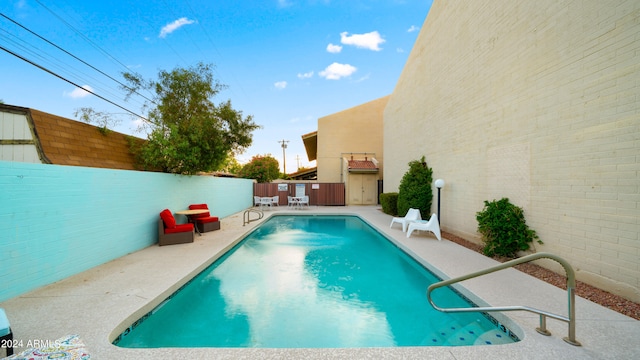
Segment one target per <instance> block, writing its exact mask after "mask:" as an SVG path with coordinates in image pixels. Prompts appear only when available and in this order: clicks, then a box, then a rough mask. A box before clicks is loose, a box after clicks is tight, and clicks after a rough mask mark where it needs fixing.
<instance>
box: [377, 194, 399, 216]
mask: <svg viewBox="0 0 640 360" xmlns="http://www.w3.org/2000/svg"><path fill="white" fill-rule="evenodd" d="M380 205H382V212H383V213H385V214H389V215H393V216H395V215H398V193H397V192H391V193H383V194H380Z"/></svg>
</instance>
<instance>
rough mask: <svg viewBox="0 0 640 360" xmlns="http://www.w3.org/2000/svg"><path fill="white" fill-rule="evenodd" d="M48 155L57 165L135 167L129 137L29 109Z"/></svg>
mask: <svg viewBox="0 0 640 360" xmlns="http://www.w3.org/2000/svg"><path fill="white" fill-rule="evenodd" d="M29 111H30V113H31V117H32V118H33V122H34V125H35V130H36V133H37V135H38V138H39V140H40V144H41V145H42V150H43V152H44V154H45V156H46V157H47V158H48V159H49V160H50V161H51V163H53V164H57V165H72V166H88V167H98V168H107V169H125V170H133V169H135V163H134V158H133V155H132V154H131V153H130V152H129V142H128V140H127V136H126V135H124V134H121V133H118V132H114V131H106V132H105V133H102V132H100V131H98V128H97V127H95V126H93V125H89V124H85V123H82V122H79V121H75V120H71V119H66V118H63V117H60V116H55V115H51V114H48V113H44V112H41V111H38V110H33V109H31V110H29Z"/></svg>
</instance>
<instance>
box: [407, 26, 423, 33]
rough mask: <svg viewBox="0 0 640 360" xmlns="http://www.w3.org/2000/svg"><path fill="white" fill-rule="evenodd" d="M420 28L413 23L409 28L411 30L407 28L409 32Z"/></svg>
mask: <svg viewBox="0 0 640 360" xmlns="http://www.w3.org/2000/svg"><path fill="white" fill-rule="evenodd" d="M418 30H420V28H419V27H417V26H415V25H411V27H410V28H409V30H407V32H414V31H418Z"/></svg>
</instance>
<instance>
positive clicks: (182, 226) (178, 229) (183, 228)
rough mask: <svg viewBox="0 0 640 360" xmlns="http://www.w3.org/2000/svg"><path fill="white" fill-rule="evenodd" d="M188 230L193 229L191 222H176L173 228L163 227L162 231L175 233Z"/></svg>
mask: <svg viewBox="0 0 640 360" xmlns="http://www.w3.org/2000/svg"><path fill="white" fill-rule="evenodd" d="M189 231H193V224H191V223H189V224H178V225H176V227H175V228H173V229H168V228H165V229H164V233H165V234H175V233H181V232H189Z"/></svg>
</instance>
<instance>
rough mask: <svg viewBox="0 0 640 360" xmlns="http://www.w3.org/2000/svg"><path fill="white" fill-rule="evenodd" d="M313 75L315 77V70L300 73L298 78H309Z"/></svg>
mask: <svg viewBox="0 0 640 360" xmlns="http://www.w3.org/2000/svg"><path fill="white" fill-rule="evenodd" d="M311 77H313V71H309V72H307V73H304V74H301V73H299V74H298V79H308V78H311Z"/></svg>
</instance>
